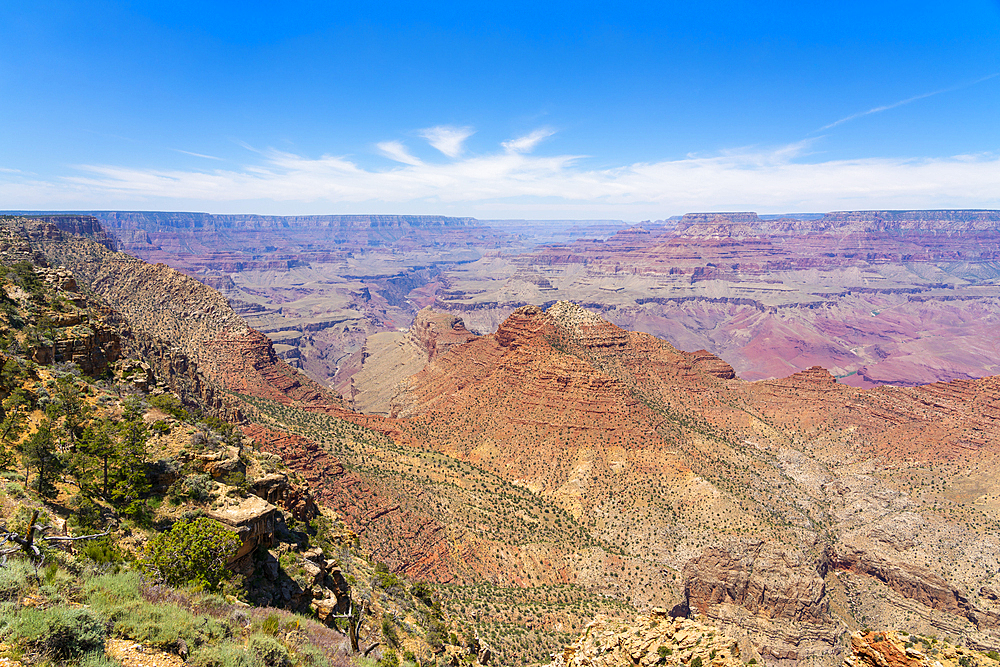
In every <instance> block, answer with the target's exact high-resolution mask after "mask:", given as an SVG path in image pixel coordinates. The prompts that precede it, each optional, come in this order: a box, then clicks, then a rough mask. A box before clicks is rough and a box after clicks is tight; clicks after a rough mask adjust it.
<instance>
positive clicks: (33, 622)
mask: <svg viewBox="0 0 1000 667" xmlns="http://www.w3.org/2000/svg"><path fill="white" fill-rule="evenodd" d="M8 633H9V640H11V639H12V640H13V641H14V642H15V643H18V644H25V645H27V646H31V647H32V648H34V649H36V650H39V651H41V652H42V653H44V654H45V655H47V656H48V657H50V658H51V659H53V660H70V659H74V658H80V657H82V656H83V655H84V654H86V653H90V652H91V651H97V650H103V648H104V639H105V631H104V623H103V621H101V619H100V618H98V617H97V615H96V614H94V612H92V611H91V610H89V609H80V608H73V607H51V608H49V609H37V608H28V609H22V610H21V611H20V612H19V613H18V615H17V617H16V618H15V619H14V622H13V623H12V624H11V626H10V629H9V630H8Z"/></svg>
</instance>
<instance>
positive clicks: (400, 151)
mask: <svg viewBox="0 0 1000 667" xmlns="http://www.w3.org/2000/svg"><path fill="white" fill-rule="evenodd" d="M376 147H377V148H378V149H379V150H380V151H382V155H384V156H386V157H387V158H389V159H390V160H395V161H396V162H402V163H403V164H408V165H411V166H414V167H419V166H420V165H421V164H423V163H422V162H421V161H420V160H419V159H418V158H416V157H414V156H413V155H411V154H410V151H408V150H406V146H404V145H403V144H401V143H400V142H398V141H383V142H382V143H379V144H376Z"/></svg>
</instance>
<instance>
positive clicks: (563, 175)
mask: <svg viewBox="0 0 1000 667" xmlns="http://www.w3.org/2000/svg"><path fill="white" fill-rule="evenodd" d="M551 134H552V132H551V131H550V130H539V131H536V132H533V133H531V134H529V135H526V136H524V137H520V138H516V139H513V140H511V141H509V142H505V143H503V144H501V146H499V147H498V150H496V151H495V152H493V153H489V154H484V155H470V156H467V157H462V158H459V159H454V160H451V161H448V162H445V163H440V164H435V163H427V162H423V161H421V160H420V159H418V158H416V157H415V156H413V155H412V154H411V153H410V152H409V151H408V150H407V149H406V147H405V146H404V145H403V144H401V143H399V142H395V141H387V142H382V143H380V144H378V149H379V151H380V152H381V153H382V154H383V155H386V156H387V157H389V158H390V159H392V160H394V161H396V162H397V163H399V164H398V165H396V166H394V167H392V168H390V169H376V168H368V167H363V166H361V165H360V164H359V163H358V162H357V161H355V160H353V159H351V158H348V157H342V156H331V155H325V156H321V157H318V158H312V157H308V156H304V155H298V154H295V153H289V152H281V151H276V150H264V151H260V152H259V153H255V154H254V159H253V160H252V161H250V162H249V163H248V164H245V165H244V166H242V167H240V168H235V169H213V170H178V169H171V170H167V169H136V168H131V167H122V166H117V165H99V164H85V165H78V166H77V167H75V169H76V171H77V173H75V174H72V175H68V176H65V177H62V178H60V179H56V180H48V181H45V180H38V179H35V180H29V179H28V178H26V177H25V176H23V175H17V174H0V201H3V202H6V206H7V207H10V208H52V207H55V206H66V205H67V204H68V205H69V206H72V207H80V208H83V207H98V208H106V207H112V206H121V207H124V206H130V207H144V206H148V207H157V208H172V207H173V208H177V207H180V206H185V207H190V206H197V207H198V208H199V209H201V210H213V211H218V212H222V211H226V210H234V209H236V208H239V209H241V210H257V211H264V210H266V211H268V212H278V213H281V212H301V211H305V210H309V211H327V212H337V211H338V210H339V211H345V210H352V211H356V210H360V209H364V210H365V211H368V212H374V213H378V212H400V211H406V212H450V213H455V214H461V215H475V216H479V217H518V216H521V217H532V216H534V217H539V216H540V217H593V216H595V215H597V216H602V217H603V216H613V217H616V218H624V219H633V220H637V219H643V218H650V217H664V216H667V215H673V214H677V213H684V212H687V211H696V210H732V209H744V210H757V211H760V212H780V211H828V210H837V209H857V208H951V207H956V208H989V207H1000V156H998V155H996V154H992V153H983V154H977V155H957V156H951V157H941V158H912V159H901V158H865V159H856V160H829V161H815V155H812V154H810V150H811V149H810V141H803V142H798V143H794V144H788V145H784V146H777V147H772V148H769V149H763V148H759V147H751V148H743V149H737V150H730V151H725V152H722V153H718V154H713V155H701V156H687V157H684V158H681V159H672V160H661V161H654V162H637V163H631V164H622V165H620V166H617V167H613V168H599V169H598V168H592V167H588V166H587V160H586V158H584V157H583V156H579V155H554V156H545V155H535V154H530V151H531V150H532V149H533V148H534V147H535V146H537V145H538V143H539V142H540V141H542V140H543V139H544V138H546V137H548V136H551ZM171 202H175V203H174V204H171ZM178 202H183V203H178ZM249 202H253V204H250V203H249Z"/></svg>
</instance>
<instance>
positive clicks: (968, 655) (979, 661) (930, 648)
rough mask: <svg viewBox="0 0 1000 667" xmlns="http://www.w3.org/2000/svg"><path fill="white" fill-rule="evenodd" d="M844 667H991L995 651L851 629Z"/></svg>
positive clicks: (994, 659)
mask: <svg viewBox="0 0 1000 667" xmlns="http://www.w3.org/2000/svg"><path fill="white" fill-rule="evenodd" d="M850 649H851V650H850V653H849V654H848V655H847V656H846V657H845V658H844V667H993V665H996V663H997V658H996V655H997V654H996V652H995V651H993V652H991V653H989V654H985V653H983V652H982V650H981V649H980V650H977V649H976V648H974V647H970V646H962V645H956V644H953V643H951V642H950V641H943V640H941V639H939V638H938V637H935V636H931V637H926V636H922V635H917V634H910V633H906V632H893V631H886V632H872V631H866V632H864V633H862V632H854V633H852V634H851V645H850Z"/></svg>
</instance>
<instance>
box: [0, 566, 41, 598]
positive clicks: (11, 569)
mask: <svg viewBox="0 0 1000 667" xmlns="http://www.w3.org/2000/svg"><path fill="white" fill-rule="evenodd" d="M34 578H35V569H34V568H33V567H32V566H31V563H29V562H28V561H26V560H23V559H21V558H11V559H9V560H8V561H7V565H6V566H5V567H2V568H0V602H4V601H17V600H20V599H21V598H22V597H24V596H25V595H26V594H27V593H28V591H29V590H31V588H32V581H33V580H34Z"/></svg>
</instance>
